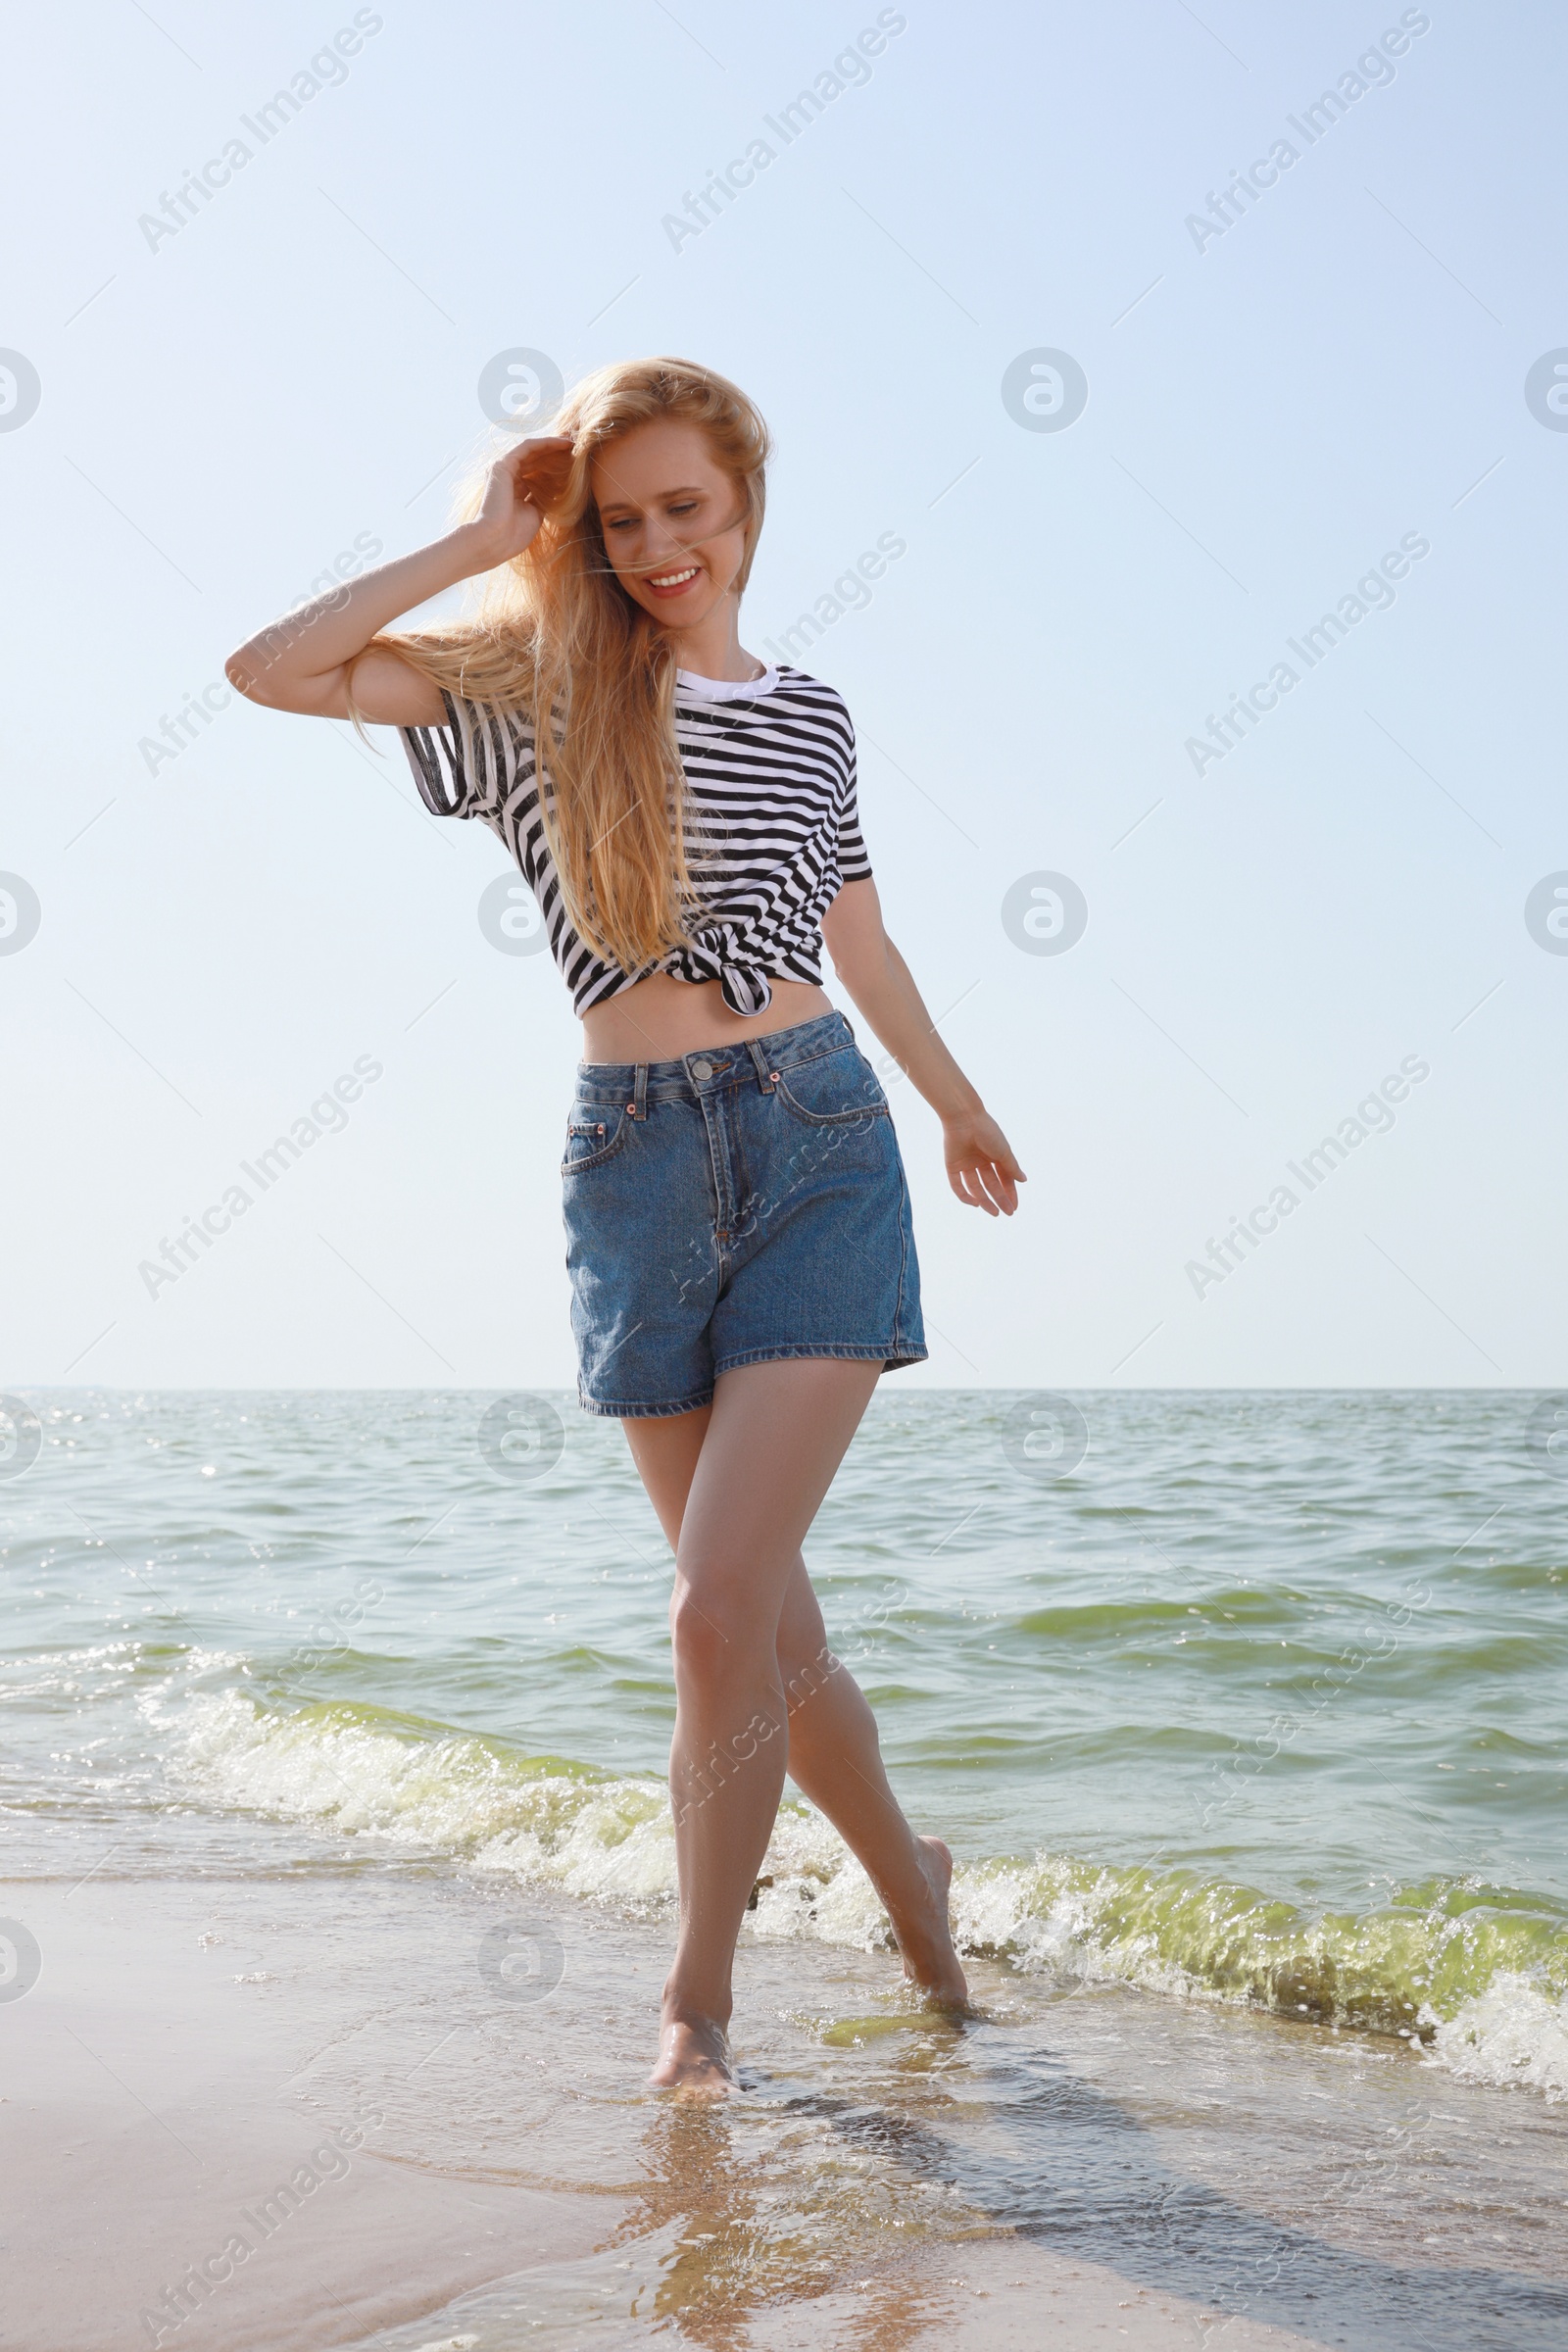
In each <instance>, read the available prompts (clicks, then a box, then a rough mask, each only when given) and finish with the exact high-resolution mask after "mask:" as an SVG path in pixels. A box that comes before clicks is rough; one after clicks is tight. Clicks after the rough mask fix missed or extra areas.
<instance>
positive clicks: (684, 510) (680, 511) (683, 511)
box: [669, 498, 697, 515]
mask: <svg viewBox="0 0 1568 2352" xmlns="http://www.w3.org/2000/svg"><path fill="white" fill-rule="evenodd" d="M669 512H670V513H671V515H695V514H696V512H697V501H696V499H695V498H689V499H687V500H686V502H685V504H684V505H683V506H679V507H671V508H670V510H669Z"/></svg>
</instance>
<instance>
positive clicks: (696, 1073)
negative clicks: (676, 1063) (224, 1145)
mask: <svg viewBox="0 0 1568 2352" xmlns="http://www.w3.org/2000/svg"><path fill="white" fill-rule="evenodd" d="M712 1075H713V1065H712V1063H711V1061H694V1062H693V1063H692V1076H693V1077H694V1078H695V1079H697V1080H698V1081H699V1083H701V1082H702V1081H704V1080H706V1079H709V1078H711V1076H712Z"/></svg>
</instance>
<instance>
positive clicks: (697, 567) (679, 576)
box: [644, 564, 703, 596]
mask: <svg viewBox="0 0 1568 2352" xmlns="http://www.w3.org/2000/svg"><path fill="white" fill-rule="evenodd" d="M702 571H703V567H702V565H701V564H684V565H683V566H682V567H681V569H680V570H679V571H655V572H650V573H649V575H648V577H647V579H646V580H645V582H644V585H645V586H646V587H648V588H651V589H652V590H653V592H654V594H655V596H678V595H679V594H680V593H681V590H682V589H683V588H689V587H690V586H691V583H692V582H693V580H696V579H701V577H702Z"/></svg>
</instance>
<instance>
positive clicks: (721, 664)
mask: <svg viewBox="0 0 1568 2352" xmlns="http://www.w3.org/2000/svg"><path fill="white" fill-rule="evenodd" d="M669 638H670V642H671V644H672V645H673V646H674V648H675V663H676V667H677V668H679V669H689V670H690V671H691V672H692V673H693V675H694V676H696V677H699V678H721V679H723V680H725V681H726V682H729V683H739V682H740V681H741V680H743V679H746V678H755V677H759V676H760V675H761V674H762V672H763V671H764V670H765V669H766V667H767V664H766V662H760V661H759V660H758V658H757V656H756V655H755V654H749V653H748V652H747V651H746V649H745V647H744V646H743V645H742V644H741V640H740V608H739V605H738V603H737V601H736V599H735V598H733V597H725V598H724V599H723V601H722V602H721V603H720V604H718V605H715V606H714V608H713V610H712V612H711V613H708V614H707V615H706V616H705V618H704V619H702V620H701V621H699V622H698V624H697V626H696V627H695V628H690V629H671V630H670V631H669Z"/></svg>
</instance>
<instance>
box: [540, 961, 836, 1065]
mask: <svg viewBox="0 0 1568 2352" xmlns="http://www.w3.org/2000/svg"><path fill="white" fill-rule="evenodd" d="M769 985H770V987H771V988H772V991H773V1002H772V1003H771V1005H769V1006H768V1008H767V1010H766V1011H765V1012H759V1013H756V1014H754V1015H753V1016H752V1018H751V1019H749V1020H744V1019H742V1017H741V1015H740V1014H739V1013H737V1012H731V1010H730V1008H729V1006H728V1005H726V1004H725V1002H724V994H723V990H722V989H721V988H720V986H719V984H718V982H717V981H716V980H676V979H674V978H673V977H672V976H671V975H670V974H669V973H668V972H654V973H651V974H650V976H649V977H648V978H647V979H646V980H639V981H637V982H636V983H635V984H634V986H632V987H631V988H626V989H622V990H621V992H620V994H619V996H616V997H612V998H610V1000H609V1001H608V1003H606V1004H603V1005H591V1006H590V1008H589V1009H588V1011H587V1012H585V1013H584V1014H583V1020H582V1057H583V1059H584V1061H587V1062H595V1061H601V1062H637V1061H678V1060H679V1059H680V1058H681V1056H682V1054H698V1053H701V1052H702V1050H703V1048H704V1047H705V1046H744V1045H745V1043H746V1041H747V1039H748V1038H749V1037H768V1036H770V1035H771V1034H772V1032H773V1031H774V1030H775V1029H793V1028H795V1026H796V1025H797V1023H799V1022H801V1021H815V1020H820V1018H821V1016H822V1015H823V1013H825V1012H831V1011H832V1010H833V1003H832V999H831V998H830V997H829V996H828V995H827V993H826V991H825V990H823V989H820V988H817V987H816V986H815V985H814V984H813V983H812V982H810V981H808V980H774V981H771V982H770V983H769Z"/></svg>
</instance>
